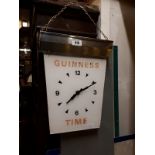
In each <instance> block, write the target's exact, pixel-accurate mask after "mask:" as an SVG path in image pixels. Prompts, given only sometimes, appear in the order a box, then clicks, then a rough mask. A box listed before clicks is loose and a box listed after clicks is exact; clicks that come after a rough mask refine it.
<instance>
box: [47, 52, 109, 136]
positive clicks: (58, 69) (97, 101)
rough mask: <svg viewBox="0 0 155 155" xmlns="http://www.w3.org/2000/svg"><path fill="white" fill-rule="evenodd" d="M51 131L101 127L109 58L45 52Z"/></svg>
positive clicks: (59, 131)
mask: <svg viewBox="0 0 155 155" xmlns="http://www.w3.org/2000/svg"><path fill="white" fill-rule="evenodd" d="M44 61H45V76H46V88H47V101H48V115H49V126H50V133H51V134H53V133H62V132H70V131H78V130H85V129H91V128H99V126H100V120H101V111H102V100H103V90H104V79H105V69H106V61H105V60H103V59H92V58H76V57H65V56H54V55H44Z"/></svg>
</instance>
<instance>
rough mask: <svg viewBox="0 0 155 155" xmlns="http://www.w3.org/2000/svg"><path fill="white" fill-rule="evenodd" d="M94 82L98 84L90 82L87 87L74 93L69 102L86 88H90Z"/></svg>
mask: <svg viewBox="0 0 155 155" xmlns="http://www.w3.org/2000/svg"><path fill="white" fill-rule="evenodd" d="M94 84H96V82H94V81H93V82H92V84H90V85H89V86H86V87H85V88H81V89H80V90H78V91H76V92H75V94H73V96H72V97H71V98H70V99H69V100H68V101H67V102H66V103H67V104H68V103H69V102H70V101H72V100H73V99H74V98H75V97H76V96H78V95H79V94H80V93H81V92H83V91H84V90H86V89H88V88H89V87H91V86H93V85H94Z"/></svg>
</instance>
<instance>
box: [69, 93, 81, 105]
mask: <svg viewBox="0 0 155 155" xmlns="http://www.w3.org/2000/svg"><path fill="white" fill-rule="evenodd" d="M77 95H79V91H76V92H75V94H73V96H72V97H71V98H70V99H69V100H68V101H67V102H66V104H68V103H69V102H70V101H72V100H73V99H74V98H75V97H76V96H77Z"/></svg>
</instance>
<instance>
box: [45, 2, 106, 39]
mask: <svg viewBox="0 0 155 155" xmlns="http://www.w3.org/2000/svg"><path fill="white" fill-rule="evenodd" d="M71 5H74V6H77V7H79V8H81V9H82V10H83V11H84V13H85V14H86V15H87V16H88V17H89V19H90V20H91V22H92V23H93V24H94V25H95V27H96V28H97V30H99V31H100V33H101V34H102V35H103V37H104V38H105V39H106V40H108V37H107V36H106V35H105V34H104V33H103V31H102V30H101V29H100V28H99V27H98V25H97V24H96V23H95V22H94V20H93V19H92V17H91V16H90V15H89V13H88V12H87V10H86V9H85V8H84V7H83V6H82V5H80V4H79V3H78V2H68V3H66V4H65V5H64V7H63V8H62V9H61V10H60V11H59V12H58V13H57V14H56V15H54V16H52V17H51V18H50V20H49V21H48V23H47V24H45V26H44V27H43V28H42V31H44V30H45V31H47V29H48V27H49V24H50V23H51V22H54V21H55V19H56V18H57V17H58V16H59V15H61V14H62V13H63V12H64V11H65V10H66V9H67V8H68V7H69V6H71Z"/></svg>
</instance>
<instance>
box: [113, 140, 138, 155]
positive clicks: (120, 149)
mask: <svg viewBox="0 0 155 155" xmlns="http://www.w3.org/2000/svg"><path fill="white" fill-rule="evenodd" d="M114 150H115V155H135V140H127V141H123V142H119V143H115V146H114Z"/></svg>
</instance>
